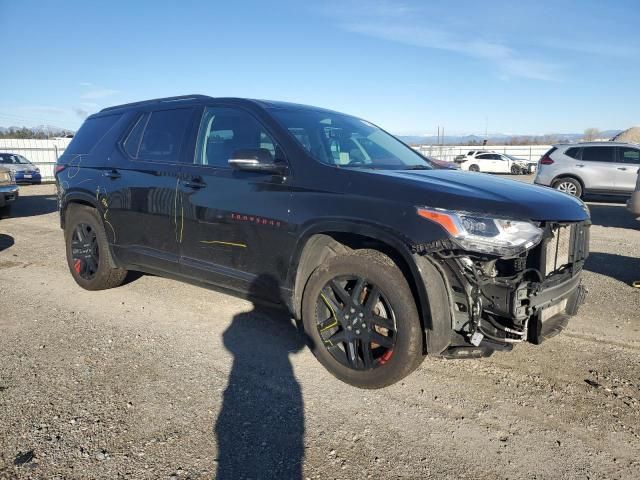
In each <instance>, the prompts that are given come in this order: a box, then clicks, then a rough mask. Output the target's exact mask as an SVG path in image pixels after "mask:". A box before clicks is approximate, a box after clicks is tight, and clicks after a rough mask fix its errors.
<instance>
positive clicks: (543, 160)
mask: <svg viewBox="0 0 640 480" xmlns="http://www.w3.org/2000/svg"><path fill="white" fill-rule="evenodd" d="M551 164H553V159H552V158H551V157H550V156H549V155H544V156H543V157H542V158H541V159H540V165H551Z"/></svg>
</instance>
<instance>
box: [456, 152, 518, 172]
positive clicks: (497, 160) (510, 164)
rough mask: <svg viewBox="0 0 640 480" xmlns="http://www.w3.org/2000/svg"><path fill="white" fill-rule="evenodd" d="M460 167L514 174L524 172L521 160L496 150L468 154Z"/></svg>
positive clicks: (477, 170) (476, 170)
mask: <svg viewBox="0 0 640 480" xmlns="http://www.w3.org/2000/svg"><path fill="white" fill-rule="evenodd" d="M460 168H461V169H462V170H469V171H470V172H485V173H511V174H513V175H519V174H520V173H522V172H523V165H522V164H521V163H520V161H517V160H513V159H512V158H509V157H508V156H507V155H503V154H501V153H495V152H486V153H476V154H475V155H473V156H467V157H465V159H464V160H463V161H462V162H460Z"/></svg>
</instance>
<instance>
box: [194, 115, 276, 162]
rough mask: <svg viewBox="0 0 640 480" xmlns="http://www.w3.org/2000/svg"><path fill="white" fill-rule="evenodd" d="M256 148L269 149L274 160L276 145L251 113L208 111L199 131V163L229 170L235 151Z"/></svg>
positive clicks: (197, 148) (197, 150)
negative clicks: (230, 160)
mask: <svg viewBox="0 0 640 480" xmlns="http://www.w3.org/2000/svg"><path fill="white" fill-rule="evenodd" d="M256 148H261V149H264V150H267V151H268V152H269V154H270V155H271V158H272V159H274V158H275V152H276V142H275V141H274V140H273V138H272V137H271V135H269V133H267V131H266V130H265V129H264V127H263V126H262V125H261V124H260V123H259V122H258V121H257V120H256V119H255V118H253V117H252V116H251V115H250V114H249V113H247V112H245V111H244V110H240V109H237V108H229V107H208V108H206V109H205V112H204V115H203V116H202V121H201V123H200V130H199V132H198V143H197V147H196V157H195V163H196V164H198V165H208V166H211V167H216V168H230V167H229V163H228V162H229V159H230V158H231V156H232V155H233V152H235V151H236V150H242V149H256Z"/></svg>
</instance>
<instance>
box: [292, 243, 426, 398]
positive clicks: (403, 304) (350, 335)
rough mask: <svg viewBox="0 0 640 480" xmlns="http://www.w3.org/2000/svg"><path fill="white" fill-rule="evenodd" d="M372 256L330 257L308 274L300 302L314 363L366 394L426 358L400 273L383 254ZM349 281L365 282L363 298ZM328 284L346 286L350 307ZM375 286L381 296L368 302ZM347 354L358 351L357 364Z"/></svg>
mask: <svg viewBox="0 0 640 480" xmlns="http://www.w3.org/2000/svg"><path fill="white" fill-rule="evenodd" d="M375 253H376V254H377V255H368V254H358V252H354V253H351V254H347V255H339V256H336V257H332V258H331V259H329V260H328V261H326V262H325V263H324V264H323V265H321V266H320V267H318V268H317V269H316V270H315V271H314V272H313V273H312V275H311V277H310V278H309V280H308V282H307V284H306V287H305V290H304V294H303V299H302V319H303V324H304V329H305V332H306V333H307V336H308V338H309V340H310V342H309V343H310V347H311V350H312V351H313V353H314V355H315V356H316V358H317V359H318V360H319V361H320V363H321V364H322V365H323V366H324V367H325V368H326V369H327V370H328V371H329V372H330V373H331V374H332V375H334V376H335V377H336V378H338V379H340V380H342V381H343V382H345V383H348V384H350V385H353V386H355V387H359V388H367V389H373V388H382V387H386V386H388V385H391V384H393V383H395V382H397V381H399V380H400V379H402V378H404V377H406V376H407V375H409V374H410V373H411V372H412V371H413V370H415V369H416V368H417V367H418V366H419V365H420V363H422V360H423V359H424V355H423V353H422V346H423V345H422V328H421V325H420V320H419V317H418V310H417V308H416V305H415V302H414V299H413V295H412V293H411V289H410V288H409V285H408V284H407V281H406V279H405V277H404V275H403V274H402V272H401V271H400V269H399V268H398V267H397V266H396V265H395V264H394V263H393V262H392V261H391V260H390V259H389V258H388V257H386V256H385V255H383V254H379V252H375ZM353 277H356V278H360V279H362V280H363V287H362V293H361V295H357V294H354V293H353V290H355V288H356V287H355V286H353V285H357V280H354V279H353ZM350 278H351V279H350ZM345 279H350V280H345ZM332 281H333V282H335V283H333V285H337V286H338V288H341V287H342V286H343V285H344V288H342V293H343V294H344V293H346V294H347V299H348V302H345V301H341V300H340V298H341V297H339V296H338V295H336V294H335V289H334V287H333V286H331V285H330V282H332ZM350 284H351V285H352V289H351V290H350V289H349V285H350ZM375 287H377V290H378V291H379V292H380V294H379V295H376V296H373V297H372V295H374V294H373V292H375V291H376V288H375ZM342 298H344V297H342ZM354 299H356V301H355V302H354ZM352 302H353V303H352ZM373 312H375V313H376V315H377V317H374V316H373V315H371V313H373ZM361 313H362V314H363V315H362V316H361V315H360V314H361ZM349 316H350V318H348V317H349ZM363 325H364V328H361V327H363ZM381 325H387V327H382V326H381ZM348 330H349V331H348ZM341 339H343V340H341ZM375 340H378V341H380V342H382V343H378V342H376V341H375ZM383 340H384V341H383ZM391 343H392V345H391V346H389V344H391ZM384 344H387V345H384ZM350 346H351V348H352V350H350ZM349 351H355V352H356V353H355V354H354V355H353V357H354V358H355V360H354V358H351V357H350V356H349V354H348V353H347V352H349ZM365 351H367V352H369V353H370V355H367V354H365ZM365 357H367V358H366V359H365ZM367 363H368V365H367Z"/></svg>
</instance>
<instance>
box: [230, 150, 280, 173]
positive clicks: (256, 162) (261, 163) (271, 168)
mask: <svg viewBox="0 0 640 480" xmlns="http://www.w3.org/2000/svg"><path fill="white" fill-rule="evenodd" d="M229 165H230V166H231V167H233V168H235V169H237V170H244V171H247V172H265V173H275V174H278V175H281V174H283V173H285V171H286V168H287V167H286V164H285V163H284V162H276V161H274V160H273V156H272V155H271V152H270V151H269V150H267V149H266V148H243V149H241V150H236V151H234V152H233V153H232V154H231V158H230V159H229Z"/></svg>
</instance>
